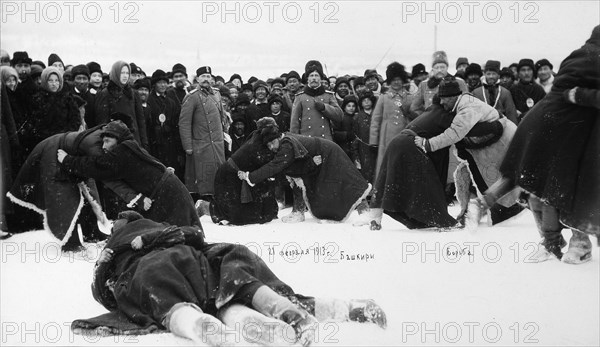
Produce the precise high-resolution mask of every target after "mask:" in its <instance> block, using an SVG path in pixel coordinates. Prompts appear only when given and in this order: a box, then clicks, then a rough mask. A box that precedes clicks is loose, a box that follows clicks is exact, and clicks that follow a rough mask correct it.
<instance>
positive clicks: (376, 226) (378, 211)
mask: <svg viewBox="0 0 600 347" xmlns="http://www.w3.org/2000/svg"><path fill="white" fill-rule="evenodd" d="M382 216H383V209H382V208H371V209H370V210H369V211H366V212H365V213H363V214H361V215H360V216H359V218H358V219H357V220H356V221H355V222H354V223H352V225H353V226H355V227H360V226H363V225H369V226H370V228H371V230H381V217H382Z"/></svg>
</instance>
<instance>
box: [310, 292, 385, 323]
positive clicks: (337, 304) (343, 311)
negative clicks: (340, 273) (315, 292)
mask: <svg viewBox="0 0 600 347" xmlns="http://www.w3.org/2000/svg"><path fill="white" fill-rule="evenodd" d="M315 316H316V317H317V320H319V322H321V321H325V320H333V321H337V322H347V321H353V322H359V323H364V322H368V323H374V324H377V325H378V326H379V327H380V328H382V329H385V328H386V327H387V318H386V316H385V312H383V310H382V309H381V307H379V305H377V304H376V303H375V301H373V300H370V299H368V300H350V301H349V302H345V301H343V300H339V299H327V298H315Z"/></svg>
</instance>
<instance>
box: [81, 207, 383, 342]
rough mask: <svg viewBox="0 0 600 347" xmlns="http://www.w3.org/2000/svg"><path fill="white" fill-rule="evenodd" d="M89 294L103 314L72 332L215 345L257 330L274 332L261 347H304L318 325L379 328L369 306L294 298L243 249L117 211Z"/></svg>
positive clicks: (379, 316) (376, 312) (375, 310)
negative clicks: (158, 335) (162, 334)
mask: <svg viewBox="0 0 600 347" xmlns="http://www.w3.org/2000/svg"><path fill="white" fill-rule="evenodd" d="M92 292H93V295H94V299H96V301H98V302H99V303H101V304H102V305H103V306H104V307H106V308H107V309H108V310H110V311H111V313H109V314H105V315H102V316H99V317H96V318H91V319H85V320H76V321H74V322H73V324H72V329H73V331H74V332H75V333H78V334H105V335H106V333H107V332H108V333H109V334H144V333H150V332H153V331H156V330H162V329H168V330H170V331H171V332H172V333H174V334H176V335H179V336H182V337H186V338H189V339H192V340H194V341H195V342H203V343H209V344H210V345H218V344H220V343H222V342H223V340H221V339H222V338H223V335H221V334H220V333H221V332H225V331H226V330H225V329H228V331H231V327H235V326H236V324H240V323H241V324H245V325H244V327H245V328H247V327H250V326H254V327H257V326H259V327H260V326H263V324H264V325H266V326H269V325H270V326H271V327H275V326H276V327H277V328H275V331H274V333H275V334H274V335H273V334H261V342H262V343H263V344H267V343H269V344H273V345H282V344H292V343H296V342H300V343H302V344H304V345H306V344H309V343H310V342H311V339H312V337H313V335H312V334H314V329H315V328H316V323H317V322H318V321H320V320H325V319H335V320H337V321H357V322H371V323H375V324H377V325H379V326H380V327H382V328H385V327H386V324H387V321H386V316H385V313H384V312H383V310H382V309H381V308H380V307H379V306H378V305H377V304H375V302H374V301H373V300H351V301H350V302H344V301H342V300H337V299H329V300H324V299H320V298H312V297H305V296H302V295H300V294H296V293H294V291H293V290H292V288H290V287H289V286H288V285H287V284H285V283H283V282H282V281H281V280H279V279H278V278H277V276H275V274H273V272H271V270H270V269H269V268H268V267H267V265H266V264H265V263H264V261H263V260H262V259H261V258H260V257H259V256H257V255H256V254H254V253H253V252H251V251H250V250H249V249H248V248H246V247H245V246H242V245H238V244H228V243H215V244H209V243H206V242H205V240H204V235H203V233H202V232H201V231H200V230H198V229H196V228H194V227H178V226H170V225H168V224H166V223H156V222H154V221H151V220H149V219H143V218H142V216H141V215H140V214H138V213H137V212H134V211H125V212H122V213H121V214H120V215H119V219H118V220H117V221H115V223H114V225H113V231H112V235H111V236H110V238H109V240H108V242H107V244H106V247H105V248H104V250H103V251H102V253H101V255H100V258H99V260H98V262H97V264H96V267H95V270H94V279H93V283H92ZM215 317H218V318H219V319H220V320H218V319H217V318H215ZM221 321H222V322H221ZM288 329H289V331H291V332H292V333H290V332H289V331H287V330H288ZM267 335H268V336H267Z"/></svg>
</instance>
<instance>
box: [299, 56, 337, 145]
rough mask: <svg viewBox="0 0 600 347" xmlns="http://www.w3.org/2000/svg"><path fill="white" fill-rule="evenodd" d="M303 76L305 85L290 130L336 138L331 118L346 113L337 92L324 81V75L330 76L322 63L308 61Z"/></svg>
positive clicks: (331, 138) (314, 135)
mask: <svg viewBox="0 0 600 347" xmlns="http://www.w3.org/2000/svg"><path fill="white" fill-rule="evenodd" d="M303 79H304V80H305V83H306V87H304V89H303V90H302V91H301V92H300V93H298V94H296V97H295V99H294V105H293V107H292V116H291V123H290V132H292V133H295V134H301V135H306V136H309V137H321V138H324V139H328V140H333V137H332V134H331V132H332V130H331V129H332V126H331V124H332V123H331V122H341V121H342V118H343V115H344V113H343V112H342V109H341V108H340V106H339V104H338V102H337V100H336V99H335V94H334V92H332V91H329V90H325V88H324V87H323V86H322V85H321V79H327V76H325V74H324V73H323V67H322V65H321V63H320V62H318V61H316V60H311V61H309V62H308V63H306V67H305V73H304V76H303Z"/></svg>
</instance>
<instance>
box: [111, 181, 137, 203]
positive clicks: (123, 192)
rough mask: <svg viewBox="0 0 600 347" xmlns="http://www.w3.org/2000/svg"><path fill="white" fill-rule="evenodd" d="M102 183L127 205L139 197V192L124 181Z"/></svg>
mask: <svg viewBox="0 0 600 347" xmlns="http://www.w3.org/2000/svg"><path fill="white" fill-rule="evenodd" d="M102 183H103V184H104V185H105V186H106V187H108V189H110V190H112V191H113V192H114V193H115V194H117V195H118V196H119V197H120V198H121V200H123V201H125V202H126V203H130V202H131V201H132V200H133V199H135V197H136V196H137V195H138V192H136V191H135V190H133V188H131V187H130V186H129V184H127V183H125V182H124V181H102Z"/></svg>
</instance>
